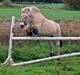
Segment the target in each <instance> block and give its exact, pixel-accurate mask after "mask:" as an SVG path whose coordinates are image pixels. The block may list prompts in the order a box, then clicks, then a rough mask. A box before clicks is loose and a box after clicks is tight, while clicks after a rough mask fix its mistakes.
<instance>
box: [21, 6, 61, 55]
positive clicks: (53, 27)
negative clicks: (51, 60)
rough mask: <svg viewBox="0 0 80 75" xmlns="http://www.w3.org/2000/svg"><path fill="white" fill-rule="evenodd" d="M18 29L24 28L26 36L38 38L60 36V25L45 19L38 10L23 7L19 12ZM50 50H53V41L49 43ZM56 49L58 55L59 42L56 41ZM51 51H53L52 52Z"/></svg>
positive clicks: (33, 7)
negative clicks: (34, 35)
mask: <svg viewBox="0 0 80 75" xmlns="http://www.w3.org/2000/svg"><path fill="white" fill-rule="evenodd" d="M20 27H21V28H25V29H26V31H27V34H28V35H30V36H32V35H33V34H37V35H38V36H56V37H60V36H61V29H60V25H59V24H58V23H56V22H54V21H52V20H48V19H47V18H45V17H44V16H43V15H42V14H41V12H40V10H39V8H37V7H35V6H32V7H25V8H23V9H22V10H21V21H20ZM49 45H50V48H52V49H53V41H50V42H49ZM56 46H57V47H56V48H57V50H58V55H59V54H60V40H57V41H56ZM52 51H53V50H52Z"/></svg>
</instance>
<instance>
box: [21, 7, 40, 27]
mask: <svg viewBox="0 0 80 75" xmlns="http://www.w3.org/2000/svg"><path fill="white" fill-rule="evenodd" d="M39 11H40V10H39V9H38V8H37V7H35V6H32V7H25V8H23V9H21V18H20V27H21V28H25V27H29V26H30V22H32V19H33V18H34V16H33V13H37V12H39Z"/></svg>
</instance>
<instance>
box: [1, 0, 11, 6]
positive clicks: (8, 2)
mask: <svg viewBox="0 0 80 75" xmlns="http://www.w3.org/2000/svg"><path fill="white" fill-rule="evenodd" d="M3 5H4V6H11V0H3Z"/></svg>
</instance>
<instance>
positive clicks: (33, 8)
mask: <svg viewBox="0 0 80 75" xmlns="http://www.w3.org/2000/svg"><path fill="white" fill-rule="evenodd" d="M31 8H32V10H33V11H34V12H40V9H39V8H37V7H35V6H32V7H31Z"/></svg>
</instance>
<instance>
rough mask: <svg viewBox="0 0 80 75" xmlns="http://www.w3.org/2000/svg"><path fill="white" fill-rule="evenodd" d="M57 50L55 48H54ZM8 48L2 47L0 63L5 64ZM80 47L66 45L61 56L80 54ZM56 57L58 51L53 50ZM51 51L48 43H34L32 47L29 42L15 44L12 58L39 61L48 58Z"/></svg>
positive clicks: (0, 49)
mask: <svg viewBox="0 0 80 75" xmlns="http://www.w3.org/2000/svg"><path fill="white" fill-rule="evenodd" d="M54 49H55V46H54ZM7 50H8V46H6V45H3V46H2V45H1V46H0V61H1V62H3V61H4V60H5V59H6V57H7ZM79 50H80V46H79V45H78V44H72V45H67V44H64V45H63V46H62V48H61V54H65V53H72V52H78V51H79ZM53 51H54V55H56V54H57V50H53ZM49 53H50V49H49V46H48V44H47V43H40V44H39V43H36V42H33V44H32V46H30V45H29V44H28V43H27V42H22V41H21V42H15V43H14V46H13V52H12V56H13V59H14V60H15V61H25V60H32V59H39V58H44V57H48V56H49Z"/></svg>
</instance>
